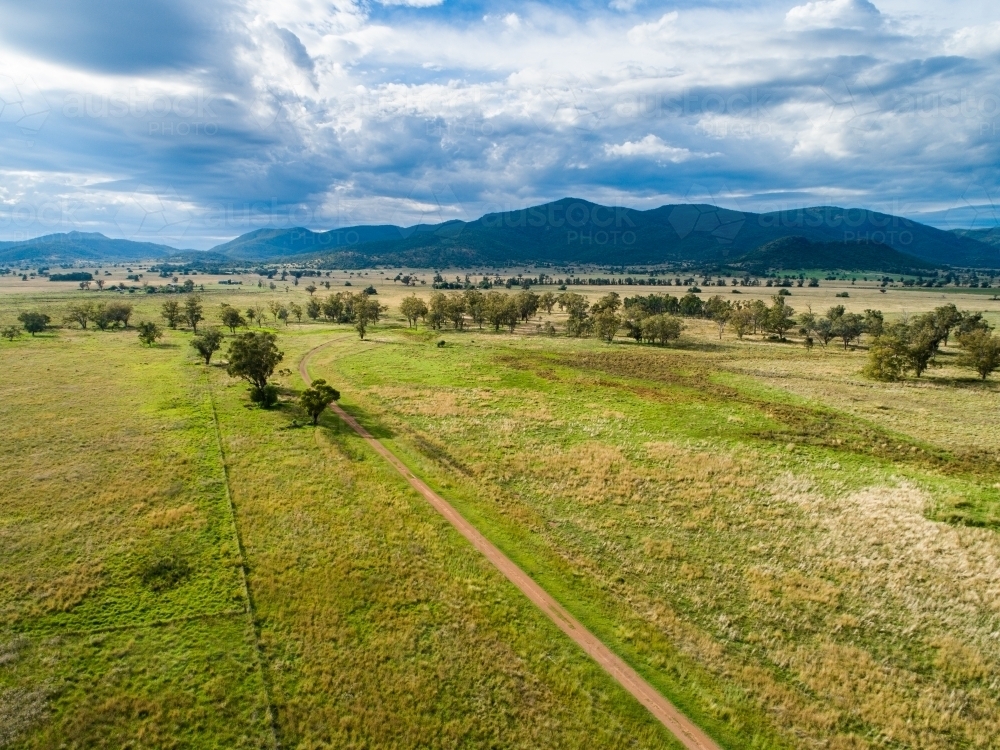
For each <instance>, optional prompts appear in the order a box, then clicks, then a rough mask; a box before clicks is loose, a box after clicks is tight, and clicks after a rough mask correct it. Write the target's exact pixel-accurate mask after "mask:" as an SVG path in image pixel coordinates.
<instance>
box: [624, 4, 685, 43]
mask: <svg viewBox="0 0 1000 750" xmlns="http://www.w3.org/2000/svg"><path fill="white" fill-rule="evenodd" d="M678 17H679V14H678V13H677V11H676V10H672V11H670V12H669V13H664V14H663V15H662V16H660V18H659V19H658V20H656V21H652V22H650V23H641V24H639V25H637V26H633V27H632V28H631V29H629V32H628V40H629V41H630V42H631V43H632V44H648V43H649V42H660V41H667V40H669V39H672V38H673V37H674V34H675V31H676V28H677V19H678Z"/></svg>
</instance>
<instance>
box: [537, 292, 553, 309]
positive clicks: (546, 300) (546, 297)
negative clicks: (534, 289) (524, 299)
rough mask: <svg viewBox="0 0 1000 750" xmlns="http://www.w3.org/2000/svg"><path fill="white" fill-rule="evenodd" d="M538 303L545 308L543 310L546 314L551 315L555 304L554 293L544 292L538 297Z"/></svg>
mask: <svg viewBox="0 0 1000 750" xmlns="http://www.w3.org/2000/svg"><path fill="white" fill-rule="evenodd" d="M538 304H539V305H540V306H541V307H543V308H545V312H546V313H547V314H548V315H551V314H552V308H553V307H555V306H556V295H554V294H553V293H552V292H545V294H543V295H542V296H541V297H539V298H538Z"/></svg>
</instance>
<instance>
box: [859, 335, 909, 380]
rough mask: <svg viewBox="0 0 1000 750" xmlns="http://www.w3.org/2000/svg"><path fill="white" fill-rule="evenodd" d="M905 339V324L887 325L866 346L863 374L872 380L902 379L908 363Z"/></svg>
mask: <svg viewBox="0 0 1000 750" xmlns="http://www.w3.org/2000/svg"><path fill="white" fill-rule="evenodd" d="M906 339H907V336H906V326H905V324H897V325H893V326H887V327H886V328H885V329H884V330H883V332H882V334H881V335H879V336H876V337H875V339H874V340H873V341H872V343H871V346H870V347H869V348H868V362H867V363H866V364H865V368H864V370H863V372H864V374H865V375H867V376H868V377H870V378H872V379H874V380H883V381H890V382H891V381H895V380H900V379H902V377H903V375H904V374H905V373H906V370H907V368H908V367H909V363H910V354H909V350H908V348H907V343H906Z"/></svg>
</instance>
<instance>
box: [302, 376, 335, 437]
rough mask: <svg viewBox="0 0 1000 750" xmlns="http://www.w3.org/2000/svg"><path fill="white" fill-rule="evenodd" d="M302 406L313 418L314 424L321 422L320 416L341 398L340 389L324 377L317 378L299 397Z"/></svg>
mask: <svg viewBox="0 0 1000 750" xmlns="http://www.w3.org/2000/svg"><path fill="white" fill-rule="evenodd" d="M299 400H300V402H301V403H302V408H303V409H305V410H306V413H307V414H308V415H309V416H310V418H311V419H312V423H313V424H314V425H316V424H319V416H320V414H322V413H323V411H324V410H325V409H326V407H328V406H329V405H330V404H331V403H333V402H334V401H338V400H340V391H338V390H337V389H336V388H334V387H333V386H331V385H329V384H328V383H327V382H326V381H325V380H323V378H317V379H316V380H314V381H313V382H312V385H311V386H309V387H308V388H306V389H305V390H304V391H303V392H302V396H300V398H299Z"/></svg>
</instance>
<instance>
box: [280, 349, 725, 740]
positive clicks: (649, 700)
mask: <svg viewBox="0 0 1000 750" xmlns="http://www.w3.org/2000/svg"><path fill="white" fill-rule="evenodd" d="M324 346H326V344H321V345H320V346H317V347H315V348H314V349H311V350H310V351H308V352H306V354H305V356H304V357H303V358H302V361H301V362H300V363H299V374H300V375H301V376H302V379H303V380H304V381H305V382H306V383H312V378H310V377H309V371H308V363H309V358H310V357H311V356H312V355H313V354H314V353H315V352H316V351H317V350H319V349H321V348H323V347H324ZM330 409H332V410H333V412H334V413H335V414H336V415H337V416H339V417H340V418H341V419H342V420H343V421H344V422H346V423H347V424H348V425H350V426H351V428H352V429H353V430H354V431H355V432H356V433H358V435H360V436H361V437H363V438H364V439H365V440H366V441H368V443H369V445H371V447H372V448H374V449H375V450H376V451H378V453H379V454H380V455H381V456H382V457H383V458H385V460H386V461H388V462H389V463H390V464H392V466H393V467H395V469H396V471H398V472H399V473H400V474H402V475H403V477H405V479H406V481H407V482H409V483H410V486H411V487H413V489H415V490H416V491H417V492H419V493H420V494H421V495H423V496H424V498H425V499H426V500H427V502H429V503H430V504H431V505H432V506H433V507H434V509H435V510H436V511H437V512H438V513H440V514H441V515H442V516H444V517H445V518H446V519H447V520H448V522H449V523H450V524H451V525H452V526H454V527H455V528H456V529H457V530H458V533H460V534H461V535H462V536H464V537H465V538H466V539H468V540H469V542H470V543H471V544H472V546H473V547H475V548H476V549H477V550H479V552H480V553H482V554H483V556H485V557H486V559H487V560H489V561H490V562H491V563H493V565H495V566H496V567H497V569H498V570H499V571H500V572H501V573H503V574H504V575H505V576H506V577H507V579H508V580H509V581H510V582H511V583H513V584H514V585H515V586H517V588H518V589H519V590H520V591H521V593H523V594H524V595H525V596H526V597H528V599H529V600H531V602H532V603H533V604H534V605H535V606H536V607H538V608H539V609H540V610H541V611H542V612H544V613H545V614H546V615H547V616H548V617H549V619H550V620H552V622H554V623H555V624H556V625H557V626H558V627H559V629H560V630H562V631H563V632H564V633H565V634H566V635H568V636H569V637H570V638H571V639H573V641H574V642H575V643H577V644H578V645H579V646H580V647H581V648H582V649H583V650H584V651H585V652H586V653H587V654H588V655H589V656H590V658H592V659H593V660H594V661H596V662H597V663H598V664H599V665H601V667H602V668H603V669H604V670H605V671H606V672H607V673H608V674H610V675H611V676H612V677H614V678H615V679H616V680H617V681H618V682H619V683H620V684H621V685H622V687H624V688H625V689H626V690H628V691H629V692H630V693H631V694H632V695H633V696H635V698H636V700H638V701H639V702H640V703H641V704H642V705H644V706H645V707H646V708H647V709H649V712H650V713H652V714H653V716H655V717H656V718H657V719H658V720H659V721H660V722H662V723H663V725H664V726H665V727H666V728H667V729H668V730H670V732H671V733H673V735H674V736H675V737H677V739H678V740H679V741H680V742H681V744H683V745H684V747H686V748H689V750H718V745H716V744H715V742H714V741H713V740H712V739H711V738H710V737H709V736H708V735H707V734H705V733H704V732H703V731H702V730H701V729H700V728H698V726H697V725H696V724H694V723H693V722H692V721H691V720H690V719H688V718H687V717H686V716H685V715H684V714H682V713H681V712H680V711H678V710H677V708H676V707H675V706H674V705H673V704H672V703H671V702H670V701H668V700H667V699H666V698H664V697H663V696H662V695H660V694H659V693H658V692H657V691H656V689H655V688H653V686H652V685H650V684H649V683H648V682H646V681H645V680H644V679H643V678H642V677H640V676H639V674H638V673H637V672H636V671H635V670H634V669H632V667H630V666H629V665H628V664H626V663H625V662H624V661H623V660H622V659H621V658H620V657H618V655H616V654H615V653H614V652H612V651H611V649H609V648H608V647H607V646H605V645H604V643H602V642H601V641H600V640H598V639H597V637H595V636H594V634H593V633H591V632H590V631H589V630H587V629H586V628H585V627H583V625H581V624H580V623H579V622H577V620H576V618H574V617H573V615H571V614H570V613H569V612H567V611H566V610H565V609H564V608H563V607H562V606H561V605H560V604H559V603H558V602H557V601H556V600H555V599H553V598H552V597H551V596H550V595H549V593H548V592H547V591H545V589H543V588H542V587H541V586H539V585H538V584H537V583H536V582H535V581H534V579H532V578H531V577H530V576H528V575H527V574H526V573H525V572H524V571H523V570H521V569H520V568H519V567H518V566H517V565H515V564H514V563H513V562H512V561H511V560H510V559H509V558H508V557H507V556H506V555H505V554H504V553H503V552H501V551H500V550H499V549H497V548H496V547H495V546H494V545H493V544H492V543H491V542H490V541H489V540H488V539H487V538H486V537H484V536H483V535H482V534H480V533H479V531H478V530H477V529H476V527H475V526H473V525H472V524H471V523H469V522H468V521H466V520H465V518H463V517H462V516H461V514H459V512H458V511H457V510H455V509H454V508H453V507H452V506H451V505H450V504H449V503H448V502H447V501H446V500H444V498H442V497H441V496H440V495H438V494H437V493H436V492H434V490H432V489H431V488H430V487H428V486H427V485H426V484H424V483H423V482H422V481H420V480H419V479H418V478H417V477H416V476H414V475H413V473H412V472H411V471H410V470H409V469H408V468H406V465H405V464H404V463H403V462H402V461H400V460H399V459H398V458H396V456H395V454H393V453H392V452H391V451H390V450H389V449H388V448H386V447H385V446H384V445H382V443H380V442H379V441H378V440H376V439H375V438H374V437H372V435H371V434H370V433H369V432H368V431H367V430H366V429H365V428H364V427H362V426H361V425H360V424H359V423H358V422H357V420H355V419H354V417H352V416H351V415H350V414H348V413H347V412H346V411H344V410H343V409H342V408H340V406H338V405H337V404H335V403H334V404H330Z"/></svg>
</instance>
